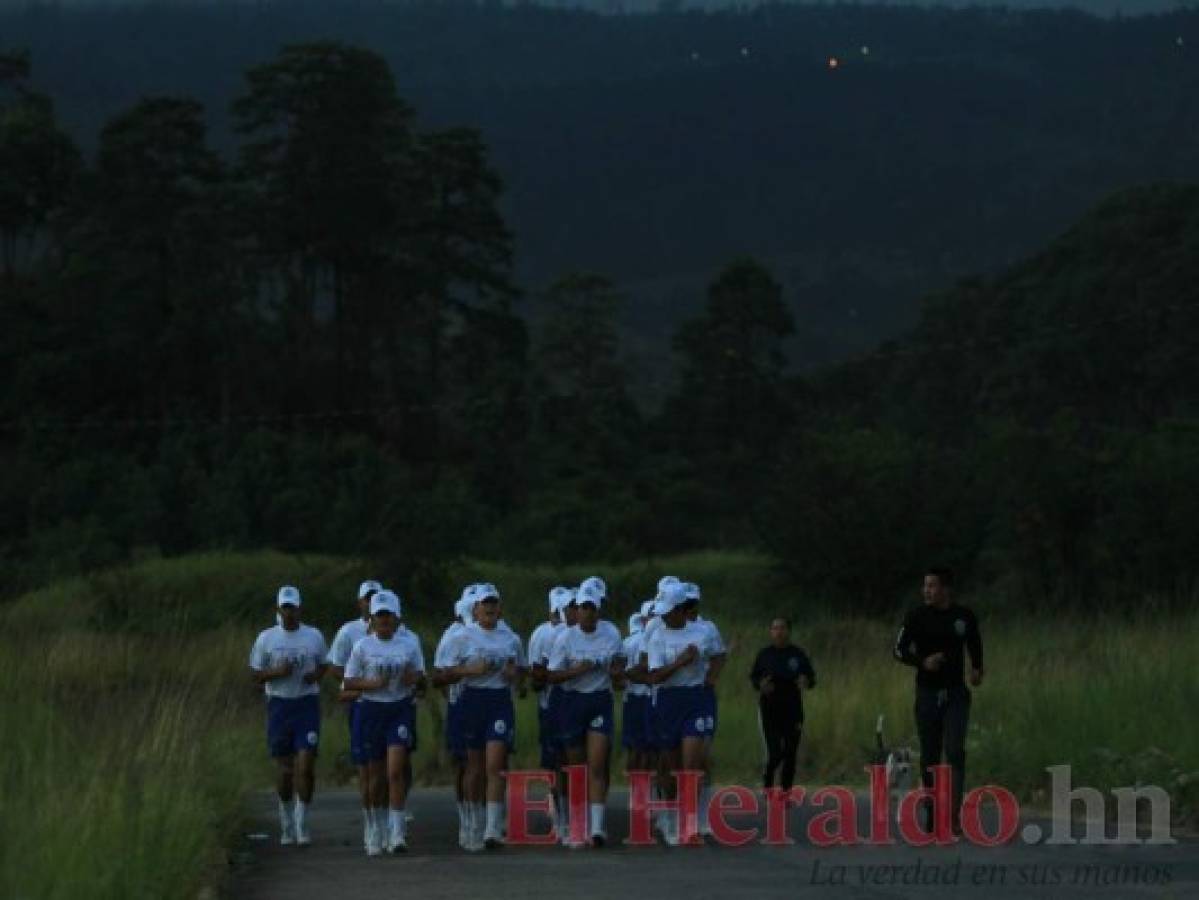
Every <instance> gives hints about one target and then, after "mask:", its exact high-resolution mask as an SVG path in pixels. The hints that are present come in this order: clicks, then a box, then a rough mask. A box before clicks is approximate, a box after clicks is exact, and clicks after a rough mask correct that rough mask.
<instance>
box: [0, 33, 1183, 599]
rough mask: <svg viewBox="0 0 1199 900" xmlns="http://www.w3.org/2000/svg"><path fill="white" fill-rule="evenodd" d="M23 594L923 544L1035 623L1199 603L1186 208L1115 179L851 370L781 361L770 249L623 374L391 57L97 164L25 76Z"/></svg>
mask: <svg viewBox="0 0 1199 900" xmlns="http://www.w3.org/2000/svg"><path fill="white" fill-rule="evenodd" d="M0 81H2V84H3V88H2V89H3V94H2V99H0V103H2V107H0V248H2V250H3V257H2V260H0V263H2V266H3V268H2V271H0V279H2V280H0V314H2V317H3V326H4V327H3V329H2V331H0V334H2V337H0V350H2V352H0V360H2V365H3V379H2V381H0V385H2V386H3V387H2V391H0V423H2V424H3V428H4V430H3V435H2V443H0V453H2V455H0V542H2V547H3V550H2V552H3V556H2V557H0V565H2V566H3V571H2V577H3V584H4V590H5V592H9V593H11V592H12V591H15V590H18V589H20V588H22V587H25V586H28V585H31V584H36V583H39V582H41V581H43V580H45V579H46V578H48V577H51V576H54V575H60V574H63V573H66V572H71V571H86V570H88V569H91V568H94V567H97V566H102V565H105V564H109V563H112V562H116V561H119V560H122V559H126V558H129V557H130V556H134V555H138V554H144V553H169V554H174V553H181V552H185V551H188V550H192V549H197V548H207V547H235V548H249V547H260V546H276V547H281V548H285V549H290V550H301V551H317V550H319V551H324V552H340V553H353V554H366V555H373V556H378V557H382V558H385V559H387V560H389V561H390V565H391V566H392V567H393V568H394V570H398V571H406V572H408V573H409V575H410V577H411V578H413V579H415V582H414V583H420V584H422V585H424V586H425V589H428V590H436V589H437V580H436V579H437V576H438V574H439V572H440V571H441V568H440V567H441V565H442V564H443V563H444V561H445V560H447V559H449V558H451V557H452V556H454V555H457V554H462V553H475V554H485V555H490V556H495V557H501V558H506V559H512V560H525V561H553V562H566V561H580V560H594V561H600V560H604V559H611V560H616V559H627V558H632V557H642V556H653V555H659V554H666V553H673V552H678V551H682V550H689V549H695V548H712V547H759V548H762V549H765V550H767V551H768V552H770V553H772V554H773V555H774V556H775V557H776V558H777V559H779V560H780V563H781V564H782V565H783V566H785V567H786V569H787V570H788V572H789V573H790V575H791V577H792V579H793V580H794V582H795V583H796V584H797V585H801V586H803V587H804V588H808V589H811V590H814V591H816V592H818V593H819V594H820V595H822V596H825V597H828V598H830V599H847V600H852V601H854V602H855V603H856V604H857V608H859V609H885V608H889V607H890V606H891V605H892V604H893V603H894V602H895V598H896V597H897V596H898V595H899V593H900V592H901V591H903V590H905V589H910V584H911V580H912V578H913V573H914V572H916V571H917V570H918V569H919V568H920V566H922V565H924V564H925V563H926V562H927V560H928V558H929V556H930V554H936V555H937V556H938V557H939V558H940V559H942V560H944V561H946V562H949V563H951V564H954V565H956V566H958V567H959V568H960V569H961V570H962V572H963V573H964V574H965V575H966V576H967V577H968V578H971V579H972V580H973V582H974V584H975V585H987V584H989V585H995V586H998V587H1001V588H1003V589H1004V590H1005V592H1006V595H1007V596H1010V597H1012V598H1014V599H1022V598H1023V599H1028V600H1032V601H1034V602H1042V601H1044V600H1046V599H1048V600H1052V601H1053V602H1056V603H1080V604H1093V603H1098V602H1101V601H1105V600H1107V599H1110V598H1115V597H1122V596H1127V595H1128V592H1130V591H1131V592H1134V593H1135V594H1136V595H1137V596H1140V595H1143V594H1146V593H1150V594H1158V595H1162V596H1165V597H1167V598H1172V599H1179V598H1185V597H1189V596H1190V594H1189V592H1190V591H1191V590H1192V588H1193V584H1192V579H1193V573H1194V560H1195V558H1196V551H1197V550H1199V537H1197V536H1196V534H1197V532H1196V531H1195V529H1193V528H1192V527H1190V524H1191V523H1192V522H1193V521H1195V517H1196V514H1199V453H1196V451H1197V450H1199V419H1196V418H1195V415H1196V410H1195V398H1196V397H1197V396H1199V392H1197V390H1196V389H1197V388H1199V372H1197V371H1196V367H1197V365H1199V363H1197V362H1196V360H1197V359H1199V357H1197V355H1196V352H1195V351H1196V349H1197V348H1196V340H1197V337H1199V329H1197V328H1196V325H1199V321H1197V314H1196V307H1197V306H1199V296H1197V293H1196V292H1197V290H1199V288H1197V287H1196V285H1199V277H1197V276H1199V271H1197V270H1199V252H1196V251H1199V189H1196V188H1191V187H1157V188H1150V189H1142V190H1138V191H1133V192H1131V193H1127V194H1123V195H1119V196H1117V197H1115V198H1113V199H1111V200H1110V201H1108V202H1107V203H1106V204H1104V205H1103V206H1101V207H1100V208H1099V209H1098V210H1097V211H1095V212H1094V213H1093V214H1092V215H1091V216H1089V217H1088V218H1086V219H1085V220H1084V221H1083V222H1082V223H1081V224H1079V225H1078V226H1076V227H1075V228H1074V229H1072V230H1071V231H1069V232H1068V233H1067V234H1066V235H1065V236H1063V237H1062V238H1060V239H1059V240H1057V241H1056V242H1055V243H1053V244H1052V245H1051V246H1050V247H1049V248H1048V249H1046V250H1045V251H1043V252H1042V253H1041V254H1040V255H1038V256H1036V257H1034V258H1033V259H1031V260H1030V261H1029V262H1026V263H1023V264H1021V265H1019V266H1017V267H1015V268H1013V269H1011V270H1009V271H1007V272H1005V273H1004V274H1002V275H1000V276H998V277H995V278H985V279H984V278H980V279H974V280H969V281H965V282H963V283H962V284H960V285H959V286H958V287H957V288H955V289H954V290H952V291H949V292H945V293H943V294H940V295H934V296H932V297H930V298H929V299H928V300H927V301H926V305H925V308H924V310H923V313H922V316H921V320H920V323H919V325H918V327H917V328H916V329H915V330H914V331H913V332H912V333H911V334H910V335H909V336H907V337H906V338H904V339H903V340H901V341H897V342H894V343H891V344H887V345H884V346H883V347H881V348H880V349H879V350H878V351H877V352H875V353H873V354H871V355H870V356H868V357H866V358H864V359H861V360H859V361H857V362H853V363H847V364H843V365H840V366H837V367H834V368H826V369H823V370H821V371H819V372H817V373H815V374H813V375H811V376H807V377H804V378H796V377H789V376H787V375H786V373H785V347H786V341H787V340H788V339H789V337H790V336H791V335H792V334H793V333H794V331H795V327H796V323H795V321H794V319H793V316H792V314H791V311H790V310H789V308H788V306H787V304H786V303H785V301H784V296H783V290H782V288H781V286H780V283H779V281H778V280H777V279H776V277H775V276H774V274H773V273H772V272H771V270H770V268H769V267H768V266H764V265H763V264H761V263H760V262H757V261H755V260H753V259H751V258H735V259H727V258H726V259H724V260H714V261H713V266H712V271H711V272H710V275H709V278H708V283H707V286H706V290H705V292H704V302H703V305H702V308H701V310H700V311H699V312H698V313H697V314H695V315H694V316H692V317H690V318H688V319H687V320H686V321H684V322H683V323H682V324H681V325H680V326H679V327H678V328H677V330H676V331H675V333H674V337H673V341H672V343H671V344H670V345H669V346H667V345H663V346H660V347H658V348H657V349H656V352H657V354H658V355H659V356H660V358H662V359H663V360H665V361H666V366H667V367H668V368H669V370H670V371H671V372H672V375H673V377H672V382H671V385H672V386H671V387H670V388H669V390H668V391H667V392H666V396H665V399H664V402H663V403H661V404H660V406H654V407H649V406H647V405H646V404H644V403H641V402H639V400H640V398H639V397H638V396H637V393H636V391H635V390H634V389H633V387H632V386H631V385H632V384H633V381H634V379H633V374H634V373H632V372H630V370H629V367H628V366H627V364H626V363H625V361H624V359H623V357H622V354H621V334H620V331H619V329H618V326H617V323H618V319H619V310H620V306H621V304H622V303H623V302H625V298H624V297H622V295H621V293H620V291H618V290H617V289H616V288H614V286H613V283H612V281H611V280H610V279H608V278H606V277H604V276H603V275H597V274H589V273H585V272H579V273H576V274H568V275H565V276H563V277H561V278H559V279H558V280H556V281H555V282H554V283H553V285H552V286H551V287H549V288H548V289H546V290H541V291H537V292H535V293H534V294H533V295H532V296H531V297H528V298H527V305H528V307H529V308H530V309H532V310H534V311H535V314H534V315H529V316H525V315H522V314H520V313H519V312H518V311H517V310H516V308H515V306H514V300H515V298H516V297H517V296H518V295H519V294H520V291H519V288H518V286H517V284H516V283H515V279H514V277H513V265H512V258H513V251H514V243H515V242H514V238H513V234H512V232H511V231H510V229H509V227H508V225H507V224H506V220H505V218H504V216H503V214H502V211H501V197H502V183H501V179H500V178H499V177H498V175H497V174H496V172H495V170H494V167H493V165H492V162H491V160H490V158H489V152H488V148H487V146H486V144H485V142H484V141H483V140H482V138H481V136H480V135H479V133H478V132H476V131H474V130H471V129H467V128H447V129H429V128H425V127H421V126H419V124H418V118H417V115H416V111H415V110H414V108H413V107H412V106H410V105H409V103H408V102H407V101H406V100H405V98H403V97H401V96H400V94H399V93H398V91H397V89H396V85H395V82H394V80H393V76H392V73H391V71H390V70H389V68H388V66H387V64H386V63H385V61H384V60H383V59H382V58H381V57H380V56H378V55H376V54H374V53H373V52H370V51H367V50H363V49H359V48H355V47H352V46H349V45H344V44H339V43H333V42H324V43H308V44H303V45H293V46H291V47H289V48H286V49H285V50H283V51H282V52H280V53H279V54H278V55H277V56H276V57H275V58H274V59H272V60H270V61H268V62H266V63H262V64H260V65H257V66H255V67H253V68H251V69H249V70H248V71H247V72H246V73H245V77H244V80H243V82H242V84H241V87H240V89H239V90H238V91H237V93H236V99H235V101H234V103H233V106H232V113H231V121H232V124H233V128H234V130H235V133H236V135H237V147H236V152H235V153H233V154H231V155H229V156H228V157H226V156H224V155H222V154H218V153H216V152H214V150H213V149H212V147H211V145H210V143H209V141H208V139H207V136H206V129H205V120H204V113H203V108H202V106H201V105H200V104H199V103H198V102H196V101H194V100H192V99H188V98H186V97H152V98H146V99H143V100H142V101H140V102H138V103H137V104H135V105H134V106H132V107H131V108H129V109H127V110H125V111H123V112H121V113H119V114H117V115H115V116H114V117H112V118H111V119H110V120H109V121H108V122H107V123H106V124H105V125H104V127H103V128H102V130H101V132H100V134H99V138H98V141H97V146H96V148H95V154H94V159H91V160H86V161H85V158H84V155H83V154H82V153H81V152H80V151H79V149H78V148H77V147H76V145H75V144H74V143H73V142H72V141H71V139H70V138H69V137H68V136H67V135H66V134H65V133H64V131H63V129H62V127H61V124H60V123H59V121H58V120H57V118H56V116H55V111H54V105H53V103H52V102H51V100H50V98H49V97H48V96H47V95H46V94H43V93H41V92H39V90H37V89H36V87H35V83H34V82H33V81H32V80H31V78H30V72H29V60H28V59H27V58H25V57H23V56H20V55H10V56H7V57H4V58H3V61H2V63H0Z"/></svg>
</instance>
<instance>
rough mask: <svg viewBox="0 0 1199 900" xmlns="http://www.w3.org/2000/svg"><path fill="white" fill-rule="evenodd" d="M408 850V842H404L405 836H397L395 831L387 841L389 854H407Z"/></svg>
mask: <svg viewBox="0 0 1199 900" xmlns="http://www.w3.org/2000/svg"><path fill="white" fill-rule="evenodd" d="M407 850H408V842H407V841H406V840H404V837H403V835H400V834H397V833H396V832H395V830H394V829H393V830H392V832H391V835H390V837H389V839H388V841H387V852H388V853H405V852H407Z"/></svg>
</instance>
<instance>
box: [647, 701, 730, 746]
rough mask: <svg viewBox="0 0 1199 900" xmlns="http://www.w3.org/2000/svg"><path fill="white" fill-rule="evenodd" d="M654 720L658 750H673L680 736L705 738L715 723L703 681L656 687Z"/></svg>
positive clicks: (681, 737)
mask: <svg viewBox="0 0 1199 900" xmlns="http://www.w3.org/2000/svg"><path fill="white" fill-rule="evenodd" d="M654 720H655V726H656V727H655V731H656V733H655V735H654V738H655V742H656V743H657V746H658V749H659V750H672V749H674V748H675V747H678V746H679V745H680V744H681V743H682V742H683V738H706V737H708V736H709V735H710V734H711V733H712V726H713V725H714V724H715V721H714V719H713V717H712V715H711V713H710V711H709V707H708V702H707V700H706V699H705V697H704V688H703V686H702V685H698V686H696V687H666V688H658V696H657V702H656V703H655V705H654Z"/></svg>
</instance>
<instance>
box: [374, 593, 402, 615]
mask: <svg viewBox="0 0 1199 900" xmlns="http://www.w3.org/2000/svg"><path fill="white" fill-rule="evenodd" d="M383 611H387V612H389V613H391V614H392V615H393V616H395V617H396V618H397V619H398V618H399V617H400V598H399V597H398V596H396V595H395V593H393V592H392V591H379V592H378V593H377V594H375V596H373V597H371V615H372V616H373V615H374V614H375V613H381V612H383Z"/></svg>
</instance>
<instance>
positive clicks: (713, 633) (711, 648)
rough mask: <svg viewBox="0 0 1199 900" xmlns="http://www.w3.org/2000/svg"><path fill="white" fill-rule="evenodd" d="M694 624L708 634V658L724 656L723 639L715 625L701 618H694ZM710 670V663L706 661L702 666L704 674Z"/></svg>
mask: <svg viewBox="0 0 1199 900" xmlns="http://www.w3.org/2000/svg"><path fill="white" fill-rule="evenodd" d="M695 624H696V625H698V626H699V627H700V628H703V629H704V630H705V631H707V632H708V656H710V657H711V656H722V655H724V652H725V649H724V639H723V638H722V637H721V636H720V629H719V628H717V627H716V623H715V622H713V621H712V620H711V619H705V618H704V617H703V616H696V617H695ZM710 668H712V662H711V660H708V661H707V662H706V664H705V665H704V673H705V674H706V673H707V671H708V669H710Z"/></svg>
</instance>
